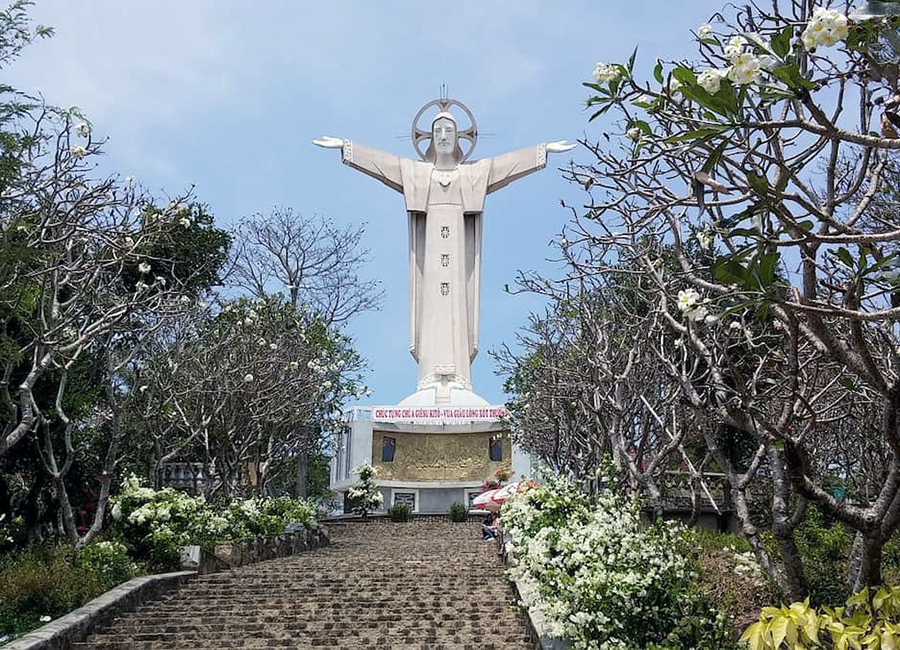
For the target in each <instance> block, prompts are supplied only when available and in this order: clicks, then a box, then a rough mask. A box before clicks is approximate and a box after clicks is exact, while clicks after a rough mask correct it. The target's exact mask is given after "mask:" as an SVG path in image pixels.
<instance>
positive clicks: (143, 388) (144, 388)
mask: <svg viewBox="0 0 900 650" xmlns="http://www.w3.org/2000/svg"><path fill="white" fill-rule="evenodd" d="M148 388H150V387H149V386H147V384H144V385H143V386H141V387H140V388H138V390H139V391H140V392H142V393H143V392H144V391H146V390H147V389H148Z"/></svg>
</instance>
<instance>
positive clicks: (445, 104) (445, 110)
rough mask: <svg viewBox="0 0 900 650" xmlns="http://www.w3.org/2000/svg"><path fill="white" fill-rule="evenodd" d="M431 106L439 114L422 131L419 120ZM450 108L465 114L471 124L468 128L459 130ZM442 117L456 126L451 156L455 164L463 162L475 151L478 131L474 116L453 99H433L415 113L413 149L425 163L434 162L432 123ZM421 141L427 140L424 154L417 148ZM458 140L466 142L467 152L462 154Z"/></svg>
mask: <svg viewBox="0 0 900 650" xmlns="http://www.w3.org/2000/svg"><path fill="white" fill-rule="evenodd" d="M432 106H437V108H438V111H439V112H438V114H437V115H435V117H434V118H433V119H432V120H431V123H430V124H429V125H428V126H429V129H428V130H427V131H425V130H424V129H422V128H420V127H419V120H420V119H421V117H422V115H423V114H424V113H425V111H427V110H428V109H429V108H431V107H432ZM451 106H458V107H459V108H460V109H462V111H463V112H464V113H465V114H466V117H468V118H469V121H470V123H471V124H470V126H469V127H468V128H466V129H460V128H459V121H458V120H457V119H456V116H455V115H453V113H451V112H450V107H451ZM442 117H444V118H447V119H449V120H452V121H453V124H454V125H455V126H456V148H455V151H454V152H453V155H454V158H455V159H456V162H457V163H462V162H465V161H466V160H467V159H468V157H469V156H470V155H471V154H472V150H473V149H475V142H476V141H477V140H478V130H477V127H476V125H475V116H474V115H473V114H472V111H470V110H469V108H468V107H467V106H466V105H465V104H463V103H462V102H459V101H457V100H455V99H435V100H432V101H430V102H428V103H427V104H425V105H424V106H423V107H422V108H420V109H419V112H418V113H416V116H415V118H414V119H413V123H412V140H413V147H414V148H415V150H416V152H417V153H418V154H419V157H420V158H421V159H422V160H424V161H426V162H434V158H435V153H434V143H433V142H432V133H433V130H434V123H435V122H437V121H438V120H439V119H440V118H442ZM423 140H428V148H427V149H426V150H425V151H424V152H423V151H422V149H421V147H420V146H419V145H420V143H421V142H422V141H423ZM460 140H467V141H468V142H469V144H470V145H471V146H470V147H469V149H468V151H466V152H465V153H463V150H462V146H461V144H460Z"/></svg>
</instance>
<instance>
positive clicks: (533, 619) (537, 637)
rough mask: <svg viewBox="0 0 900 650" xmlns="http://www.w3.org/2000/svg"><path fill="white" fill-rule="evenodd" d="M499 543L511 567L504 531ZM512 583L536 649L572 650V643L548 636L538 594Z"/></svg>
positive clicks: (502, 554)
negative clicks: (537, 600)
mask: <svg viewBox="0 0 900 650" xmlns="http://www.w3.org/2000/svg"><path fill="white" fill-rule="evenodd" d="M497 543H498V544H499V545H500V557H501V558H502V560H503V563H504V564H505V565H507V566H509V564H510V562H511V558H510V557H509V554H508V553H507V552H506V541H505V539H504V534H503V532H502V531H501V532H500V537H498V538H497ZM511 582H512V586H513V589H514V590H515V592H516V596H517V597H518V600H519V602H521V603H522V606H523V608H524V609H525V613H526V614H527V618H528V627H530V628H531V636H532V640H533V641H534V644H535V648H537V649H538V650H568V649H569V648H571V647H572V642H571V641H568V640H566V639H554V638H551V637H550V636H549V635H548V634H547V632H546V630H545V627H546V626H545V625H544V614H543V612H542V611H541V608H540V607H539V606H538V605H536V604H535V600H536V599H537V594H535V593H533V592H532V591H531V590H529V589H528V588H527V587H526V586H525V585H524V584H522V583H520V582H519V581H517V580H511Z"/></svg>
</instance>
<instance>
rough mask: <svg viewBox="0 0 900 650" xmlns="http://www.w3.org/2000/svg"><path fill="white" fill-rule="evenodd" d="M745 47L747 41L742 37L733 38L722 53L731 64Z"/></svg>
mask: <svg viewBox="0 0 900 650" xmlns="http://www.w3.org/2000/svg"><path fill="white" fill-rule="evenodd" d="M746 45H747V39H745V38H744V37H743V36H734V37H732V39H731V40H730V41H728V45H726V46H725V49H724V50H723V53H724V54H725V58H726V59H728V60H729V61H731V62H732V63H734V62H735V60H736V59H737V58H738V57H739V56H740V55H741V54H742V53H743V52H744V47H745V46H746Z"/></svg>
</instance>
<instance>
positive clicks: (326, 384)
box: [322, 379, 331, 390]
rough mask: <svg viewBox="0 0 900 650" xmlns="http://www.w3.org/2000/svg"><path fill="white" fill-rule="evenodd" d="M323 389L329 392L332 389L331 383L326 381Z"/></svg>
mask: <svg viewBox="0 0 900 650" xmlns="http://www.w3.org/2000/svg"><path fill="white" fill-rule="evenodd" d="M322 388H324V389H325V390H328V389H329V388H331V382H330V381H328V380H327V379H326V380H325V381H324V382H323V383H322Z"/></svg>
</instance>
